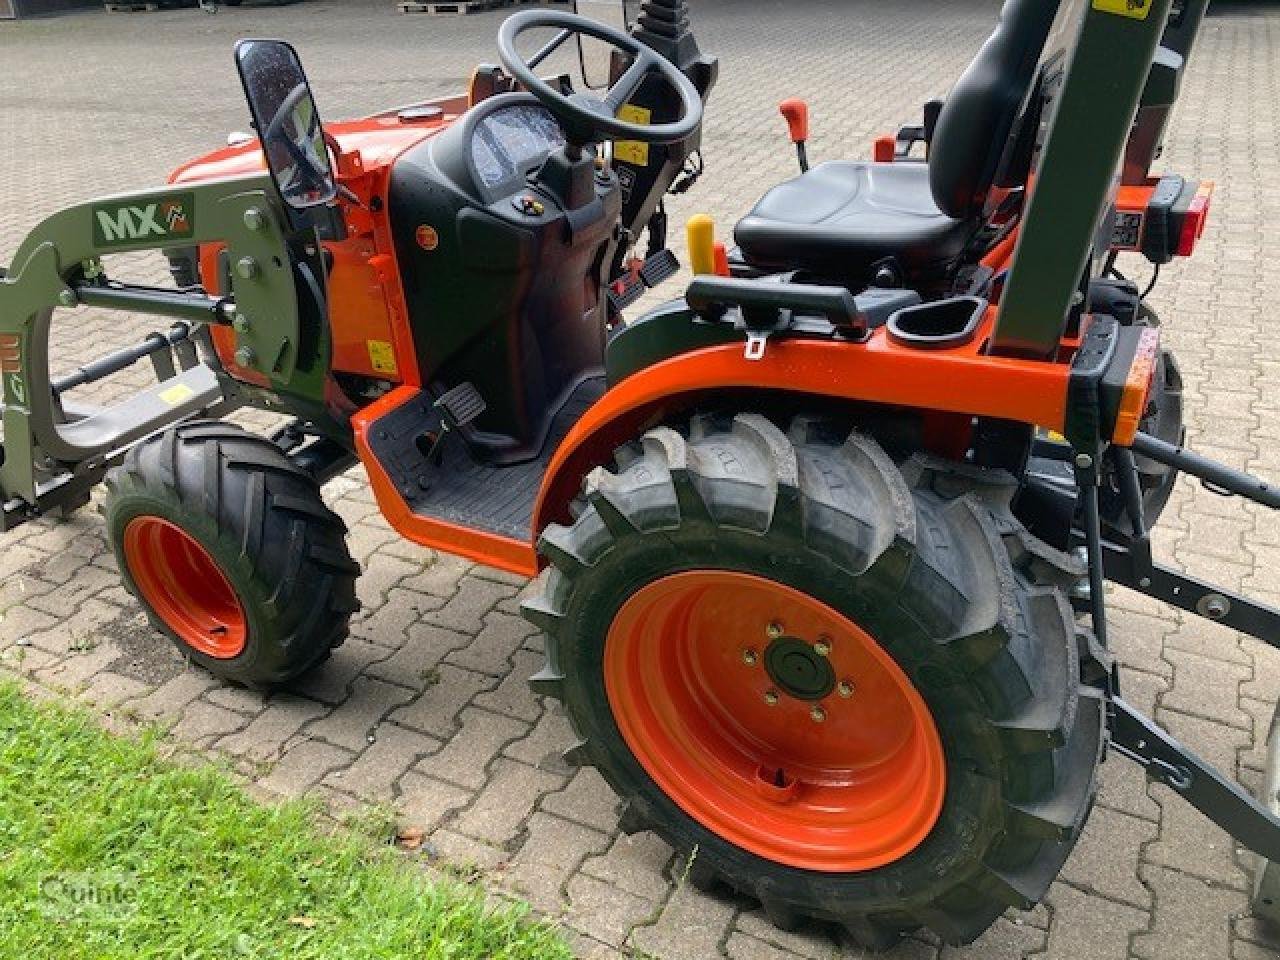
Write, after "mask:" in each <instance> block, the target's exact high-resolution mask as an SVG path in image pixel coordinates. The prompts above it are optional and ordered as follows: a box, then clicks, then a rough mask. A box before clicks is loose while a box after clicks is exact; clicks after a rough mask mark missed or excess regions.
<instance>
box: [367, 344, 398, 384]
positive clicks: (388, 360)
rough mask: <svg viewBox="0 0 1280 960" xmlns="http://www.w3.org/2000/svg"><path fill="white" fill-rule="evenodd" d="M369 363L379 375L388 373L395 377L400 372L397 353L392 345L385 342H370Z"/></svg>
mask: <svg viewBox="0 0 1280 960" xmlns="http://www.w3.org/2000/svg"><path fill="white" fill-rule="evenodd" d="M368 347H369V363H370V364H371V365H372V366H373V369H374V371H375V372H377V373H387V374H391V375H392V376H394V375H395V374H396V373H398V372H399V369H398V368H397V367H396V351H395V348H394V347H392V346H391V344H389V343H387V341H385V340H369V341H368Z"/></svg>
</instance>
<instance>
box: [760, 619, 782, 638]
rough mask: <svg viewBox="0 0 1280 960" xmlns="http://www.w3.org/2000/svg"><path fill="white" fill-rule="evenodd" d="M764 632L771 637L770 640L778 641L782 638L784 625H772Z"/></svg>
mask: <svg viewBox="0 0 1280 960" xmlns="http://www.w3.org/2000/svg"><path fill="white" fill-rule="evenodd" d="M764 632H765V634H766V635H767V636H768V637H769V639H770V640H777V639H778V638H779V637H780V636H782V624H780V623H771V624H769V626H768V627H766V628H765V631H764Z"/></svg>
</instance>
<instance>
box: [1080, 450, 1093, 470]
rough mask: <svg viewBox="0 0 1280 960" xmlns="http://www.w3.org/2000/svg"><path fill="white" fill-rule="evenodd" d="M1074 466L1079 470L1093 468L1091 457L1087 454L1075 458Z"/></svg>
mask: <svg viewBox="0 0 1280 960" xmlns="http://www.w3.org/2000/svg"><path fill="white" fill-rule="evenodd" d="M1076 466H1077V467H1079V468H1080V469H1081V470H1088V469H1089V468H1090V467H1092V466H1093V457H1091V456H1089V455H1088V454H1087V453H1082V454H1080V456H1078V457H1076Z"/></svg>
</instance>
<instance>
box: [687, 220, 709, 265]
mask: <svg viewBox="0 0 1280 960" xmlns="http://www.w3.org/2000/svg"><path fill="white" fill-rule="evenodd" d="M685 232H686V234H687V235H688V239H689V262H690V263H691V264H692V265H693V272H694V273H695V274H697V275H698V276H707V275H710V274H714V273H715V272H716V222H715V221H714V220H712V219H711V218H710V217H709V216H707V215H706V214H705V213H700V214H698V215H697V216H695V217H690V218H689V223H688V224H687V225H686V226H685Z"/></svg>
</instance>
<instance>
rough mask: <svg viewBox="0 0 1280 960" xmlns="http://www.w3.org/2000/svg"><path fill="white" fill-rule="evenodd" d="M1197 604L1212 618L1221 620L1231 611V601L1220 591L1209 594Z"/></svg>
mask: <svg viewBox="0 0 1280 960" xmlns="http://www.w3.org/2000/svg"><path fill="white" fill-rule="evenodd" d="M1196 606H1197V607H1198V609H1199V610H1200V612H1201V613H1202V614H1204V615H1205V616H1206V617H1208V618H1209V619H1210V620H1221V619H1222V618H1223V617H1225V616H1226V615H1227V614H1228V613H1230V612H1231V601H1230V600H1228V599H1227V598H1226V597H1224V596H1222V594H1220V593H1211V594H1209V595H1208V596H1207V597H1205V598H1204V599H1203V600H1201V601H1200V602H1199V603H1198V604H1197V605H1196Z"/></svg>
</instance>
